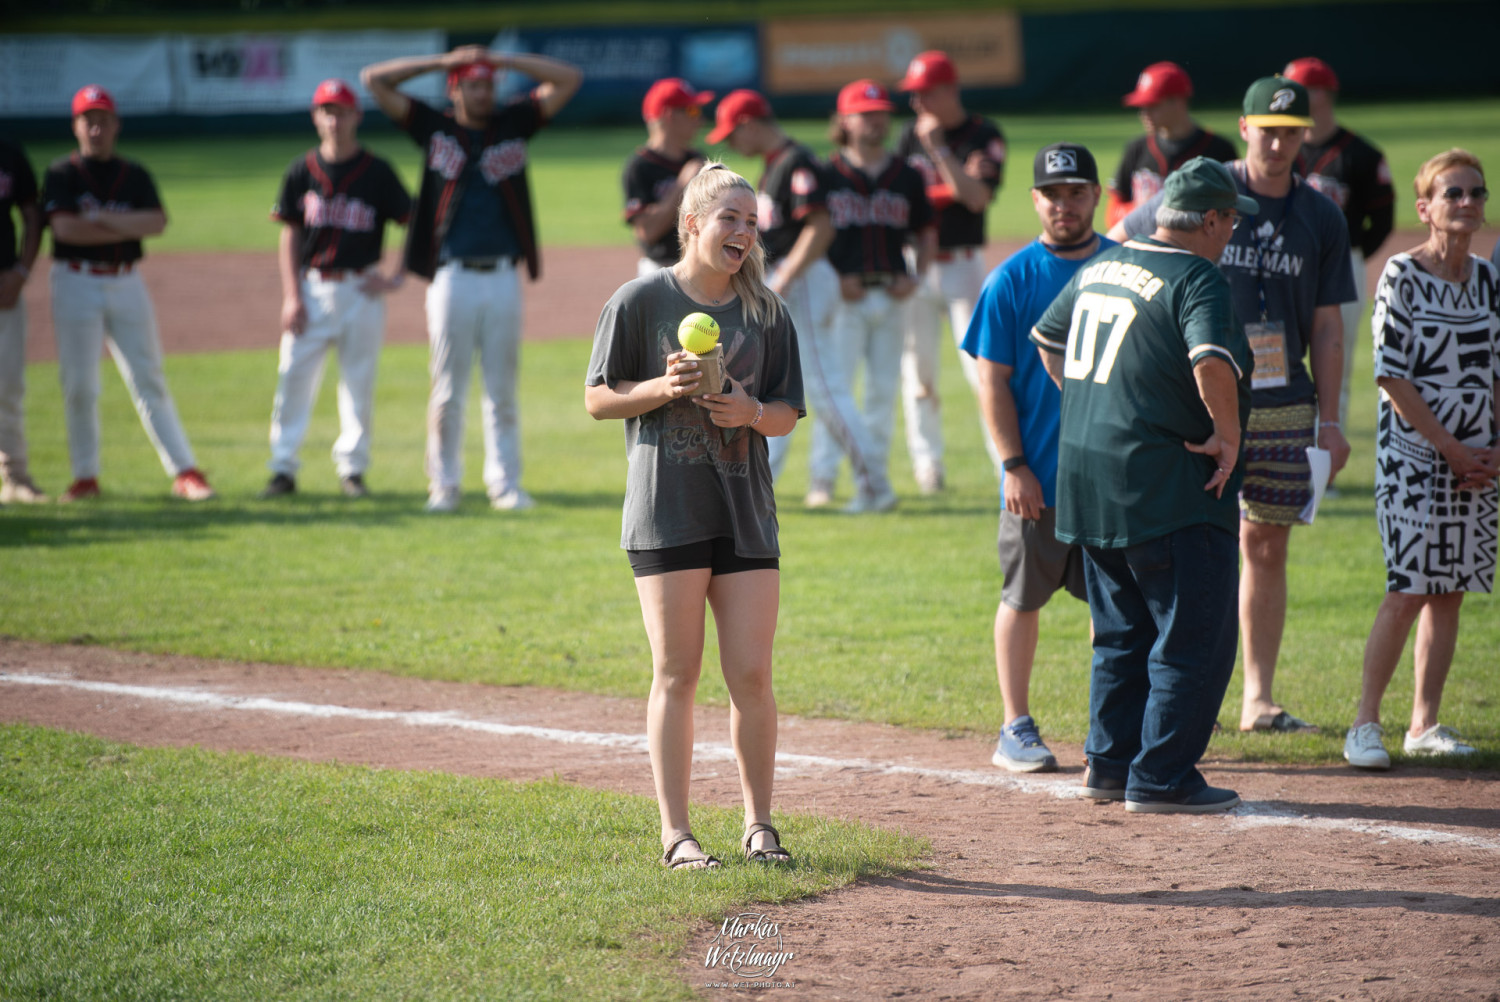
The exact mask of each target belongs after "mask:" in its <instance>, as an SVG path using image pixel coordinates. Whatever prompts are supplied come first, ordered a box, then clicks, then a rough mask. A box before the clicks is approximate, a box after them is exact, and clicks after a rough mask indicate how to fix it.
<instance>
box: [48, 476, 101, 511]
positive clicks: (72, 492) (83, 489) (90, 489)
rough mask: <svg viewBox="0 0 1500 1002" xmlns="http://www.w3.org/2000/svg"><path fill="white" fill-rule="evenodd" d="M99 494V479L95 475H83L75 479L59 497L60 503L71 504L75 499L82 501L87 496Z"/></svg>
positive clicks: (58, 501) (93, 496) (94, 496)
mask: <svg viewBox="0 0 1500 1002" xmlns="http://www.w3.org/2000/svg"><path fill="white" fill-rule="evenodd" d="M98 496H99V481H98V480H96V479H95V478H93V477H83V478H81V479H79V480H75V481H73V483H72V484H71V485H70V486H69V487H68V489H67V490H65V491H63V492H62V495H61V496H60V497H59V498H58V499H57V503H58V504H71V503H72V502H74V501H82V500H84V499H86V498H96V497H98Z"/></svg>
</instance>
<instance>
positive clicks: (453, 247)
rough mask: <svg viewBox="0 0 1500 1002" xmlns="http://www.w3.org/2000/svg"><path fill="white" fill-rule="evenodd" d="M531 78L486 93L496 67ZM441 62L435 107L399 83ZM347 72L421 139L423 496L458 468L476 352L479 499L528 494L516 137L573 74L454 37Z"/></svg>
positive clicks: (457, 477) (453, 503) (415, 227)
mask: <svg viewBox="0 0 1500 1002" xmlns="http://www.w3.org/2000/svg"><path fill="white" fill-rule="evenodd" d="M496 70H513V71H515V72H517V73H523V74H526V75H527V76H529V77H531V78H533V79H535V80H537V81H539V83H538V84H537V86H536V87H535V88H534V89H533V90H532V91H531V92H530V93H528V94H526V95H523V96H521V97H519V98H516V99H515V100H512V101H509V102H507V103H505V104H503V105H497V104H496V102H495V71H496ZM439 72H440V73H445V74H447V85H448V98H449V100H450V101H452V103H453V108H452V110H451V111H450V112H448V113H446V114H444V113H442V112H439V111H437V110H436V109H434V108H432V107H430V106H428V105H426V104H424V103H423V102H421V101H418V100H417V99H416V98H413V97H410V96H408V95H406V94H403V93H402V92H401V91H400V90H399V89H398V87H399V85H400V84H401V83H403V82H404V81H407V80H410V79H411V78H413V77H416V76H419V75H421V74H423V73H439ZM360 80H361V81H363V83H364V85H365V87H366V88H367V89H368V90H369V91H370V94H371V95H372V96H373V97H374V98H375V102H376V103H377V104H379V105H380V108H381V110H382V111H384V112H385V113H386V114H387V115H388V116H389V117H390V118H391V120H392V121H394V122H395V123H396V124H397V126H399V127H400V128H401V129H402V130H404V131H405V132H406V133H407V134H408V135H409V136H411V138H412V141H413V142H415V143H416V144H417V145H418V146H419V147H421V148H422V150H423V153H424V162H423V172H422V187H421V190H420V192H419V194H418V196H417V207H416V213H415V216H414V218H413V220H412V222H411V225H410V226H409V227H408V229H407V235H406V270H407V271H410V272H412V273H413V274H416V275H419V276H421V277H422V278H425V279H427V280H428V281H429V282H430V283H431V284H430V285H429V286H428V287H427V336H428V340H429V343H430V345H431V352H430V361H429V370H430V373H431V377H432V390H431V393H430V395H429V397H428V402H427V478H428V494H427V510H428V511H429V512H451V511H455V510H457V508H458V505H459V500H460V485H461V484H462V482H463V439H464V414H465V404H466V403H467V401H468V395H469V372H470V369H471V367H472V366H473V362H474V355H475V353H476V352H477V353H478V355H479V364H480V372H481V377H482V379H481V382H482V384H483V389H484V409H483V415H484V454H485V455H484V485H485V493H486V494H487V495H488V496H489V500H490V507H492V508H494V509H496V510H498V511H508V510H516V509H523V508H530V507H532V506H533V505H534V504H535V502H534V501H533V500H532V498H531V495H530V494H528V493H526V491H525V490H524V489H522V487H521V428H520V406H519V403H518V400H517V392H516V390H517V383H518V381H519V369H520V349H521V316H522V313H521V282H520V278H519V277H518V276H517V274H516V263H517V262H518V261H525V262H526V271H527V274H528V275H529V276H530V277H531V279H532V280H533V281H534V280H535V279H536V277H537V276H538V275H539V274H540V273H541V255H540V252H539V250H538V248H537V231H536V224H535V221H534V218H533V213H532V206H531V187H530V182H529V180H528V178H527V170H526V167H527V149H526V142H527V140H528V139H530V138H531V137H532V136H533V135H535V134H536V132H537V130H538V129H540V128H542V127H543V126H544V125H546V124H547V122H549V121H551V119H552V118H553V117H555V116H556V115H557V113H558V112H559V111H561V110H562V108H563V106H564V105H566V104H567V103H568V101H569V100H570V99H571V98H572V97H573V95H574V94H575V93H577V91H578V88H579V86H580V85H581V84H582V82H583V74H582V73H581V72H579V70H578V68H577V67H575V66H571V65H569V64H568V63H564V62H561V61H559V60H556V59H550V58H548V57H546V56H537V55H531V54H528V53H511V52H494V51H491V50H489V49H487V48H485V47H484V46H482V45H466V46H461V47H459V48H457V49H454V50H453V51H452V52H449V53H446V54H442V55H433V56H405V57H401V58H398V59H391V60H387V61H386V62H382V63H376V64H374V65H373V66H366V67H365V68H364V70H363V71H361V73H360Z"/></svg>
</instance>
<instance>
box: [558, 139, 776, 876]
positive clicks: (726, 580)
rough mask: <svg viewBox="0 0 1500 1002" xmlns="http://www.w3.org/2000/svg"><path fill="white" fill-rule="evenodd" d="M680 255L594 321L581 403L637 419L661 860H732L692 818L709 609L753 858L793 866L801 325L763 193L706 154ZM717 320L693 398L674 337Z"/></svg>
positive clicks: (634, 481)
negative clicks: (788, 833) (785, 737)
mask: <svg viewBox="0 0 1500 1002" xmlns="http://www.w3.org/2000/svg"><path fill="white" fill-rule="evenodd" d="M677 232H678V238H679V240H680V241H681V244H682V258H681V259H680V260H679V261H678V262H677V263H676V264H675V265H673V266H672V267H671V268H668V269H664V270H662V271H660V272H657V273H655V274H653V275H647V276H645V277H642V278H638V279H636V280H635V281H633V282H629V283H627V284H626V285H624V286H622V287H621V288H620V290H619V291H618V292H616V293H615V294H614V296H613V297H612V298H611V299H610V301H609V303H608V304H607V305H606V306H605V307H604V312H603V313H602V314H601V315H600V317H599V326H598V328H597V329H596V331H595V333H594V352H593V357H592V358H591V359H590V360H589V372H588V378H587V388H586V390H585V393H584V405H585V406H586V407H587V409H588V412H589V414H590V415H592V416H593V417H594V418H596V419H598V420H604V419H608V418H619V419H622V420H624V422H625V450H626V455H627V457H628V458H629V461H630V469H629V473H628V474H627V478H626V486H625V512H624V530H623V532H622V536H621V543H620V545H621V546H622V547H623V548H624V549H625V550H626V551H627V552H628V554H629V557H630V564H631V567H632V568H633V569H634V572H635V581H636V591H637V593H638V594H639V596H640V601H641V615H642V617H643V618H644V620H645V624H646V635H647V638H648V639H649V640H650V643H651V663H652V680H651V695H650V699H649V702H648V704H647V711H646V734H647V740H648V743H649V745H650V752H651V772H652V776H653V777H654V779H655V782H656V799H657V806H658V807H659V808H660V811H661V829H662V830H661V840H662V857H661V862H662V865H663V866H666V867H667V868H669V869H674V870H675V869H705V868H709V867H715V866H718V865H720V864H719V860H718V859H716V858H715V857H714V856H713V855H711V854H710V853H708V852H707V851H706V850H705V849H704V847H703V846H702V845H701V844H700V843H699V841H698V840H697V838H695V837H694V835H693V833H692V829H691V828H690V826H689V824H688V779H689V776H690V774H691V771H692V758H693V697H694V694H695V693H696V691H697V687H698V677H699V673H700V671H701V669H702V663H703V643H704V610H705V607H707V608H709V609H712V611H713V615H714V623H715V625H716V627H717V630H718V635H719V662H720V665H721V667H722V669H723V672H724V681H725V684H726V685H727V686H728V688H729V699H730V710H729V729H730V736H731V739H732V741H733V744H734V749H735V755H736V758H737V760H738V764H739V772H740V787H741V791H742V793H743V796H744V802H745V837H744V840H743V845H742V847H743V850H744V853H745V856H746V858H747V859H750V860H752V861H757V862H773V863H786V862H790V861H791V856H790V854H788V853H787V852H786V850H785V849H783V848H782V847H781V837H780V834H779V833H778V832H777V831H776V829H775V828H773V827H772V826H771V823H770V818H771V787H772V779H773V775H774V770H775V762H776V699H775V696H774V695H773V694H772V691H771V646H772V640H773V638H774V636H775V633H776V613H777V608H778V605H779V602H780V592H781V572H780V570H779V564H778V558H779V557H780V547H779V545H778V540H777V522H776V498H775V494H774V492H773V491H772V487H771V470H770V464H769V460H768V459H767V450H766V437H767V436H777V435H786V434H788V433H790V432H791V430H792V428H793V427H794V426H795V425H796V423H797V419H798V418H800V417H802V416H803V415H804V411H803V405H802V377H801V365H800V363H799V360H798V357H797V337H796V331H795V330H794V329H793V326H792V322H791V319H790V317H789V316H788V314H787V310H786V307H785V304H784V303H782V301H781V300H780V299H779V298H778V297H777V296H776V295H775V294H774V293H772V292H771V291H770V290H769V289H768V288H767V287H766V284H765V252H764V250H763V249H762V247H761V245H760V243H759V240H758V232H757V228H756V197H755V189H754V188H752V187H751V186H750V184H749V183H748V182H747V181H746V180H745V179H744V178H742V177H740V176H739V175H738V174H735V173H734V172H733V171H730V170H728V169H727V168H725V167H724V166H723V165H722V164H709V165H707V166H706V167H705V168H704V169H703V171H702V172H701V173H699V174H698V175H697V176H696V177H694V178H693V179H692V180H691V181H690V182H689V183H688V185H687V188H686V189H685V190H684V192H683V197H682V204H681V207H680V208H679V210H678V217H677ZM697 312H701V313H707V314H708V315H709V316H711V317H713V318H714V319H715V320H716V321H717V322H718V324H719V330H720V332H721V334H720V341H719V343H720V344H721V345H722V346H723V348H724V368H725V376H726V378H725V384H726V385H725V386H724V387H723V388H722V389H721V392H716V393H704V394H702V395H701V396H689V394H690V393H692V392H693V390H694V389H695V388H696V386H697V384H698V382H699V380H700V373H699V371H698V362H697V360H696V358H695V357H694V356H692V355H690V354H688V353H687V352H685V351H682V350H681V349H680V348H679V346H678V343H677V326H678V324H679V322H680V321H681V320H682V318H683V317H684V316H686V315H687V314H689V313H697Z"/></svg>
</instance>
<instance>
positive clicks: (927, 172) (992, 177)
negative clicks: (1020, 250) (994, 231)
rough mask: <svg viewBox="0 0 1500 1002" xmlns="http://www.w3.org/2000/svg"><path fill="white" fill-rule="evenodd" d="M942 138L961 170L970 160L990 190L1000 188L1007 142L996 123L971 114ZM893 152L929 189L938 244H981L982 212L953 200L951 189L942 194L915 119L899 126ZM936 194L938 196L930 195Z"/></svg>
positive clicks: (942, 187)
mask: <svg viewBox="0 0 1500 1002" xmlns="http://www.w3.org/2000/svg"><path fill="white" fill-rule="evenodd" d="M943 142H944V143H945V144H946V145H947V147H948V149H950V150H952V151H953V159H954V160H955V161H956V162H957V164H958V168H959V170H964V169H965V168H966V167H967V166H968V164H969V163H970V161H971V160H972V161H973V162H974V163H975V164H976V165H977V167H978V172H979V180H980V181H982V182H984V183H985V184H987V185H989V187H990V190H991V191H996V190H998V189H999V188H1000V184H1001V182H1002V181H1004V180H1005V155H1006V146H1005V134H1004V133H1003V132H1001V131H1000V127H999V126H998V125H996V124H995V123H994V122H992V121H990V120H989V119H988V118H984V117H982V116H980V115H970V116H969V117H968V118H967V119H965V120H964V121H963V122H962V123H961V124H959V125H958V126H957V127H955V128H952V129H945V130H944V131H943ZM896 155H897V156H898V157H900V158H901V159H902V160H905V161H906V162H907V163H909V164H911V165H912V166H913V167H915V168H916V169H917V170H918V171H919V172H921V174H922V179H923V180H924V181H925V182H926V183H927V185H928V188H929V189H930V190H929V192H928V195H929V199H930V200H931V201H932V202H933V209H934V210H935V211H936V212H937V220H938V247H939V248H940V249H943V250H947V249H950V248H954V247H982V246H984V213H983V212H974V211H973V210H971V209H970V208H969V207H968V206H965V205H961V204H960V203H958V202H954V201H952V194H951V193H946V195H943V194H942V193H945V192H946V189H947V186H946V185H945V184H944V183H943V176H942V175H941V174H940V173H938V169H937V167H935V166H934V165H933V163H932V160H931V158H929V157H928V155H927V148H926V147H924V146H923V145H922V141H921V140H920V139H918V138H917V123H916V122H915V121H912V122H908V123H906V127H905V128H904V129H902V130H901V138H900V140H899V141H898V142H897V143H896ZM935 194H937V195H938V196H939V197H933V196H934V195H935Z"/></svg>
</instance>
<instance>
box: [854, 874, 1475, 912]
mask: <svg viewBox="0 0 1500 1002" xmlns="http://www.w3.org/2000/svg"><path fill="white" fill-rule="evenodd" d="M866 883H867V884H876V885H883V886H885V887H890V888H893V889H895V890H900V891H910V892H912V893H916V894H950V895H958V896H967V897H979V898H1041V899H1045V900H1051V901H1069V902H1078V903H1082V904H1090V905H1150V906H1153V907H1160V906H1162V905H1166V906H1168V907H1174V908H1336V909H1341V910H1342V909H1350V908H1400V909H1402V910H1404V911H1413V912H1428V913H1431V914H1434V915H1478V916H1500V899H1496V898H1471V897H1465V896H1463V895H1461V894H1432V893H1428V894H1415V893H1412V892H1411V891H1374V890H1345V889H1339V888H1330V889H1327V890H1295V891H1257V890H1255V889H1254V888H1252V887H1245V886H1239V887H1219V888H1206V889H1204V890H1196V891H1173V890H1150V891H1123V892H1120V893H1113V894H1112V893H1106V892H1100V891H1089V890H1083V889H1081V888H1072V887H1048V886H1045V885H1042V884H997V883H991V882H989V881H985V880H955V879H954V878H952V877H944V876H941V875H939V874H936V873H930V872H916V873H908V874H903V875H902V876H899V877H876V878H873V879H869V880H867V881H866Z"/></svg>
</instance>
